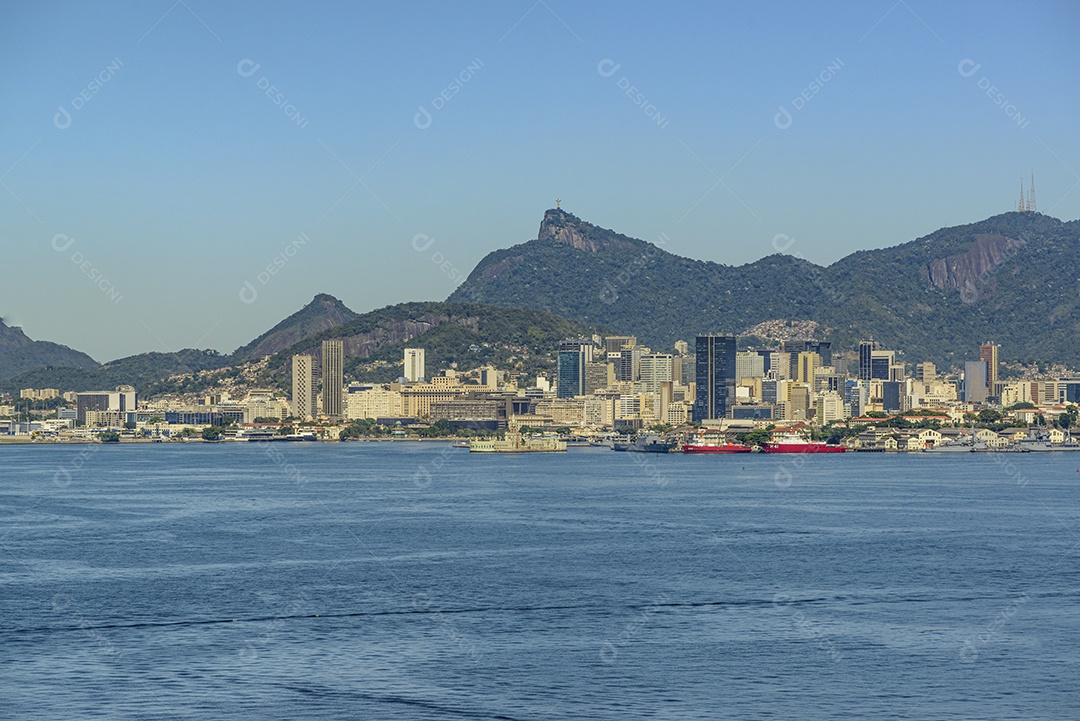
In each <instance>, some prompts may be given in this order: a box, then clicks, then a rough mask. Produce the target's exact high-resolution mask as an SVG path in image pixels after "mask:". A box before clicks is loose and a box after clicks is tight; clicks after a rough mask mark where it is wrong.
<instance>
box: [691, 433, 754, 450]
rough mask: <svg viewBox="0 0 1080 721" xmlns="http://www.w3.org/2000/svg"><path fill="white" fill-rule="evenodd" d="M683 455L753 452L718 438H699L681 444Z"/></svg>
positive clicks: (749, 448) (748, 447) (747, 447)
mask: <svg viewBox="0 0 1080 721" xmlns="http://www.w3.org/2000/svg"><path fill="white" fill-rule="evenodd" d="M682 449H683V453H749V452H750V451H752V450H754V449H753V448H751V447H750V446H743V445H740V444H738V443H732V442H731V441H728V440H723V439H720V438H715V437H714V438H707V437H705V436H700V437H698V438H695V439H694V440H692V441H690V442H689V443H685V444H683V447H682Z"/></svg>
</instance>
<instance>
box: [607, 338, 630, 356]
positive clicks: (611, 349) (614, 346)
mask: <svg viewBox="0 0 1080 721" xmlns="http://www.w3.org/2000/svg"><path fill="white" fill-rule="evenodd" d="M636 345H637V337H636V336H632V335H609V336H606V337H605V338H604V351H605V352H607V353H617V352H618V351H621V350H622V349H623V348H633V347H634V346H636Z"/></svg>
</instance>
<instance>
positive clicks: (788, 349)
mask: <svg viewBox="0 0 1080 721" xmlns="http://www.w3.org/2000/svg"><path fill="white" fill-rule="evenodd" d="M780 350H781V351H783V352H784V353H790V354H791V375H790V377H791V378H794V377H796V376H797V375H798V370H797V368H796V367H795V364H796V362H797V358H798V357H799V354H800V353H817V354H818V355H819V356H821V365H825V366H828V365H832V343H830V342H829V341H821V340H786V341H783V342H782V343H780Z"/></svg>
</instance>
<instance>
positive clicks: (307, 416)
mask: <svg viewBox="0 0 1080 721" xmlns="http://www.w3.org/2000/svg"><path fill="white" fill-rule="evenodd" d="M292 409H293V410H292V414H293V415H294V416H296V417H297V418H299V419H300V420H311V419H312V418H313V417H314V416H315V367H314V364H313V362H312V359H311V356H309V355H294V356H293V357H292Z"/></svg>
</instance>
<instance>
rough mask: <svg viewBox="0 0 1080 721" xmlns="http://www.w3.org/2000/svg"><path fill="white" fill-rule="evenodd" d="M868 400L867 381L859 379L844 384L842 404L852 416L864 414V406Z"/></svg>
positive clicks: (868, 386)
mask: <svg viewBox="0 0 1080 721" xmlns="http://www.w3.org/2000/svg"><path fill="white" fill-rule="evenodd" d="M869 400H870V384H869V381H865V380H863V379H861V378H860V379H859V380H857V381H846V382H845V383H844V404H845V405H846V406H847V407H848V412H849V413H851V415H852V416H861V415H862V414H863V413H865V412H866V404H867V403H868V402H869Z"/></svg>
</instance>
